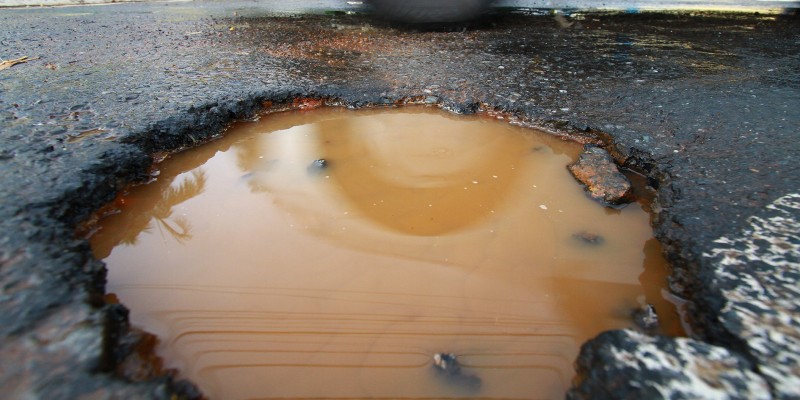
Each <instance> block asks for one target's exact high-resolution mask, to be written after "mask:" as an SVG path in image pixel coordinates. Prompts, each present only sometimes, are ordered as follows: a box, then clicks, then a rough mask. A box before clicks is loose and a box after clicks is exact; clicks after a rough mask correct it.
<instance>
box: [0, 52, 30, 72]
mask: <svg viewBox="0 0 800 400" xmlns="http://www.w3.org/2000/svg"><path fill="white" fill-rule="evenodd" d="M33 60H35V58H30V57H28V56H25V57H20V58H16V59H13V60H3V61H2V62H0V71H2V70H4V69H9V68H11V67H13V66H15V65H17V64H23V63H26V62H28V61H33Z"/></svg>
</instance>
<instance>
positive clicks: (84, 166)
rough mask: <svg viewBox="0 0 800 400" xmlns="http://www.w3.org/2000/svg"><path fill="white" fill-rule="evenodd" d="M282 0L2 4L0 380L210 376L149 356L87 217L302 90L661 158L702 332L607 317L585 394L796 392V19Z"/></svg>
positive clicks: (799, 112)
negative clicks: (382, 9)
mask: <svg viewBox="0 0 800 400" xmlns="http://www.w3.org/2000/svg"><path fill="white" fill-rule="evenodd" d="M280 4H282V5H279V6H276V5H274V4H271V3H270V2H260V3H259V2H252V1H228V2H191V3H147V4H131V3H128V4H117V5H110V6H81V7H66V8H31V9H5V10H2V11H0V24H2V26H3V29H2V30H0V58H2V59H3V60H10V59H18V58H21V57H28V58H27V59H26V60H24V61H27V62H23V63H19V64H17V65H14V66H12V67H10V68H6V69H3V70H0V172H1V173H0V231H1V232H2V235H0V282H1V283H2V286H0V337H2V339H1V340H2V345H1V346H0V393H1V394H2V396H0V397H4V398H47V399H52V398H77V397H80V396H83V395H86V396H88V395H96V396H98V397H101V398H107V397H114V396H117V397H124V398H130V397H144V398H170V396H172V395H176V396H184V397H194V396H196V395H197V393H196V392H194V389H193V388H192V385H191V384H190V383H187V382H183V381H177V380H175V379H173V378H171V377H169V376H166V375H164V374H162V373H160V372H159V371H157V370H156V369H154V368H152V365H151V364H148V360H149V358H148V357H147V356H146V354H147V352H146V351H140V350H142V349H143V347H142V346H144V344H143V343H145V342H146V341H142V340H141V339H142V338H143V337H144V336H143V335H142V334H141V333H140V332H137V331H136V330H135V329H130V327H129V326H128V325H127V319H126V318H127V314H126V310H125V309H124V308H123V307H122V306H119V305H114V304H106V303H105V302H104V301H103V295H104V269H103V265H102V263H100V262H98V261H96V260H94V259H93V258H92V255H91V251H90V249H89V247H88V245H87V243H86V241H85V240H82V239H80V238H76V236H75V234H74V232H75V229H76V227H77V226H78V225H79V224H80V223H81V222H83V221H85V220H86V219H87V218H88V217H89V216H90V215H91V214H92V213H93V212H94V211H96V210H97V209H98V208H99V207H101V206H103V205H104V204H105V203H107V202H108V201H110V200H111V199H113V198H114V196H115V195H116V193H117V191H118V190H120V189H121V188H122V187H124V186H125V185H127V184H129V183H132V182H137V181H142V180H146V179H147V178H148V168H149V167H150V165H151V164H152V162H153V156H154V155H155V154H157V153H163V152H170V151H175V150H178V149H182V148H186V147H190V146H192V145H195V144H198V143H201V142H203V141H206V140H208V139H210V138H212V137H214V136H218V135H219V134H221V133H222V131H223V128H224V127H225V126H226V124H228V123H229V122H230V121H232V120H234V119H236V118H246V117H249V116H252V115H254V113H256V112H258V111H259V110H260V109H261V108H262V107H263V105H264V104H265V102H272V104H292V102H293V100H294V99H298V98H318V99H324V100H325V102H327V103H328V104H337V105H345V106H348V107H365V106H388V105H392V104H399V103H407V102H422V103H429V104H435V105H438V106H440V107H442V108H445V109H447V110H450V111H453V112H459V113H475V112H489V111H491V112H502V113H505V115H506V117H507V118H513V119H516V120H518V121H519V122H520V123H524V124H529V125H532V126H539V127H543V128H545V129H547V130H549V131H551V132H553V133H554V134H559V135H565V136H571V137H573V138H576V139H578V140H581V141H584V142H587V143H588V142H590V143H597V144H599V145H601V146H602V147H604V148H605V149H607V150H608V151H609V152H610V153H612V154H613V155H614V157H615V159H616V160H617V162H618V163H619V164H620V165H622V166H625V167H627V168H630V169H633V170H636V171H638V172H640V173H642V174H644V175H646V176H647V177H648V181H649V182H650V184H651V185H652V186H653V187H654V188H655V189H656V201H655V204H654V218H653V226H654V231H655V234H656V236H657V238H658V239H659V240H660V241H661V242H662V244H663V245H664V248H665V252H666V255H667V257H668V259H669V261H670V262H671V264H672V267H673V275H672V290H673V292H674V293H675V294H677V295H679V296H681V297H683V298H685V299H687V300H688V303H687V315H688V318H689V320H690V324H691V327H692V332H691V338H685V339H669V338H660V337H649V336H646V335H643V334H640V333H637V332H633V331H615V332H610V333H608V334H603V335H601V336H599V337H598V338H597V339H594V340H593V341H592V342H590V343H588V344H587V345H586V346H585V347H584V349H583V351H582V354H581V356H580V357H579V360H578V362H577V366H578V370H579V372H580V377H581V380H580V382H578V383H577V384H576V386H575V388H574V389H573V390H572V391H571V392H570V394H569V395H570V396H571V397H573V398H604V397H605V398H622V397H629V398H658V397H662V398H665V397H672V398H699V397H713V396H716V395H720V396H723V397H719V398H773V397H774V398H799V397H800V285H798V279H800V261H798V255H799V254H800V224H798V218H799V217H800V169H799V168H798V166H797V156H798V154H800V145H798V140H797V137H798V126H799V125H800V23H798V19H797V17H796V16H781V15H758V14H709V13H694V14H691V15H690V14H629V13H628V14H573V15H566V16H563V17H558V18H555V17H553V16H551V15H547V14H546V13H544V14H543V13H536V12H530V11H526V12H522V11H513V10H510V9H507V8H504V9H497V10H495V12H494V13H493V14H492V15H490V16H489V17H488V18H487V19H485V20H482V21H480V22H478V23H474V24H470V25H469V26H463V27H450V28H449V29H428V30H423V29H418V28H409V27H400V26H394V25H389V24H386V23H383V22H380V21H375V20H374V19H372V18H371V17H370V16H369V15H365V14H362V13H361V12H362V11H363V10H364V8H363V6H360V5H355V4H351V5H348V4H343V5H340V6H339V12H328V11H330V10H329V9H327V8H326V7H316V8H315V7H311V9H300V8H297V7H295V5H296V4H297V2H284V3H280ZM345 11H347V12H345ZM145 344H146V343H145ZM104 396H105V397H104Z"/></svg>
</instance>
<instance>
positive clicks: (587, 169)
mask: <svg viewBox="0 0 800 400" xmlns="http://www.w3.org/2000/svg"><path fill="white" fill-rule="evenodd" d="M567 168H569V172H571V173H572V176H574V177H575V179H577V180H578V181H579V182H581V183H582V184H584V185H585V186H586V190H587V191H588V192H589V194H590V195H591V196H592V198H593V199H595V200H599V201H601V202H603V203H605V204H610V205H618V204H623V203H626V202H629V201H631V182H630V181H629V180H628V178H626V177H625V175H623V174H622V172H620V171H619V168H617V164H615V163H614V159H613V158H611V155H610V154H608V152H607V151H605V150H603V149H601V148H599V147H597V146H592V145H586V146H584V148H583V153H581V155H580V156H579V157H578V161H576V162H574V163H572V164H570V165H569V166H568V167H567Z"/></svg>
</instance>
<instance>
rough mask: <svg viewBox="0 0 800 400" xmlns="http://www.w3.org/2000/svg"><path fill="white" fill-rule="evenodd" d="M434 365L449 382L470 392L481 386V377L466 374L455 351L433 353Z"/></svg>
mask: <svg viewBox="0 0 800 400" xmlns="http://www.w3.org/2000/svg"><path fill="white" fill-rule="evenodd" d="M433 367H434V368H435V369H436V372H437V373H438V374H439V376H441V377H442V378H443V379H445V380H446V381H447V383H448V384H450V385H453V386H456V387H457V388H459V389H461V390H465V391H469V392H475V391H477V390H479V389H480V388H481V384H482V383H483V382H482V381H481V378H479V377H478V376H476V375H472V374H466V373H464V372H463V371H462V370H461V364H460V363H459V362H458V357H456V355H455V354H453V353H436V354H434V355H433Z"/></svg>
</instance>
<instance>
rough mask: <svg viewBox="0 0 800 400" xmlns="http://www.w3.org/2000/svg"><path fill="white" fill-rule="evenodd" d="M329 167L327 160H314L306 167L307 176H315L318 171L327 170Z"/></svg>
mask: <svg viewBox="0 0 800 400" xmlns="http://www.w3.org/2000/svg"><path fill="white" fill-rule="evenodd" d="M328 166H329V163H328V160H326V159H324V158H320V159H318V160H314V161H313V162H312V163H311V165H309V166H308V173H309V174H316V173H319V172H320V171H322V170H324V169H327V168H328Z"/></svg>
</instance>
